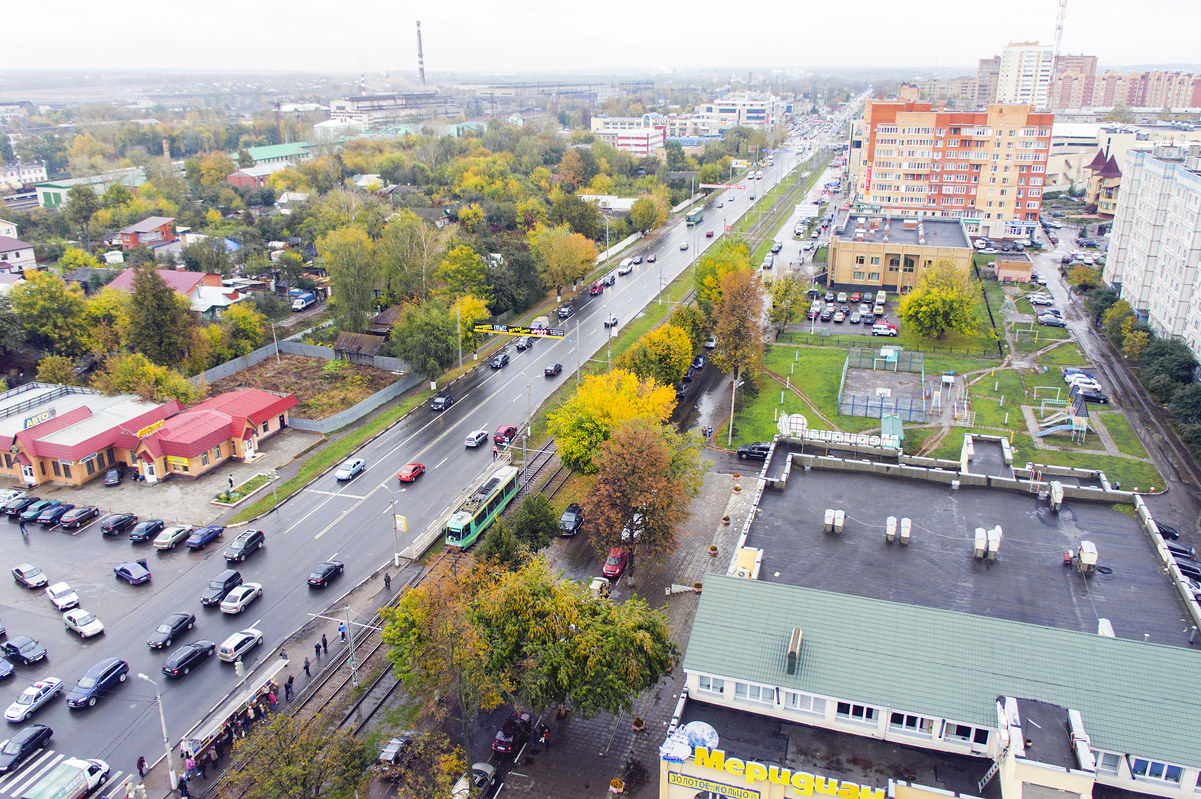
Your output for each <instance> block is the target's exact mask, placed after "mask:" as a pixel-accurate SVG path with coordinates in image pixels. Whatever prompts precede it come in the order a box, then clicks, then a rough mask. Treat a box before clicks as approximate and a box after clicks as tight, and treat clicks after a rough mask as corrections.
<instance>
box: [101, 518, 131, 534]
mask: <svg viewBox="0 0 1201 799" xmlns="http://www.w3.org/2000/svg"><path fill="white" fill-rule="evenodd" d="M137 523H138V517H137V516H134V515H133V514H132V513H114V514H113V515H112V516H109V517H108V518H107V519H105V520H104V521H103V522H101V524H100V534H101V535H121V533H123V532H125V531H126V530H128V529H129V528H130V527H133V526H134V525H135V524H137Z"/></svg>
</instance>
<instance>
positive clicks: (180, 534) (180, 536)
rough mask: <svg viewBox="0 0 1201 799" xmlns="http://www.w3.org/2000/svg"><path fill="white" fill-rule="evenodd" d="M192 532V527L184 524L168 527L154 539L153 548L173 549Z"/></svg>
mask: <svg viewBox="0 0 1201 799" xmlns="http://www.w3.org/2000/svg"><path fill="white" fill-rule="evenodd" d="M191 534H192V528H191V527H188V526H186V525H183V526H178V525H177V526H175V527H168V528H167V529H165V530H163V531H162V532H161V533H159V534H158V536H157V537H156V538H155V539H154V548H155V549H175V547H176V545H177V544H179V542H180V541H187V540H188V536H190V535H191Z"/></svg>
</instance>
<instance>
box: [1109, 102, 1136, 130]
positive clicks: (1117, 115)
mask: <svg viewBox="0 0 1201 799" xmlns="http://www.w3.org/2000/svg"><path fill="white" fill-rule="evenodd" d="M1101 121H1102V122H1120V123H1122V124H1123V125H1129V124H1132V123H1133V122H1134V112H1132V111H1131V110H1130V108H1129V106H1126V105H1123V104H1122V103H1118V104H1117V105H1115V106H1114V107H1113V108H1111V109H1110V111H1109V113H1108V114H1106V115H1105V116H1103V117H1102V118H1101Z"/></svg>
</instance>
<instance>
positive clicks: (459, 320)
mask: <svg viewBox="0 0 1201 799" xmlns="http://www.w3.org/2000/svg"><path fill="white" fill-rule="evenodd" d="M455 326H456V327H457V328H458V330H459V371H460V372H461V371H463V312H462V310H460V308H459V306H457V305H456V306H455Z"/></svg>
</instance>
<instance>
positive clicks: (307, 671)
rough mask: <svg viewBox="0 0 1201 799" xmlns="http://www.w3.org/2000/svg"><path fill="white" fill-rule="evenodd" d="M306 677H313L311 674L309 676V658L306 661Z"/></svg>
mask: <svg viewBox="0 0 1201 799" xmlns="http://www.w3.org/2000/svg"><path fill="white" fill-rule="evenodd" d="M304 676H305V677H310V676H312V675H310V674H309V659H308V658H305V659H304Z"/></svg>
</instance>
